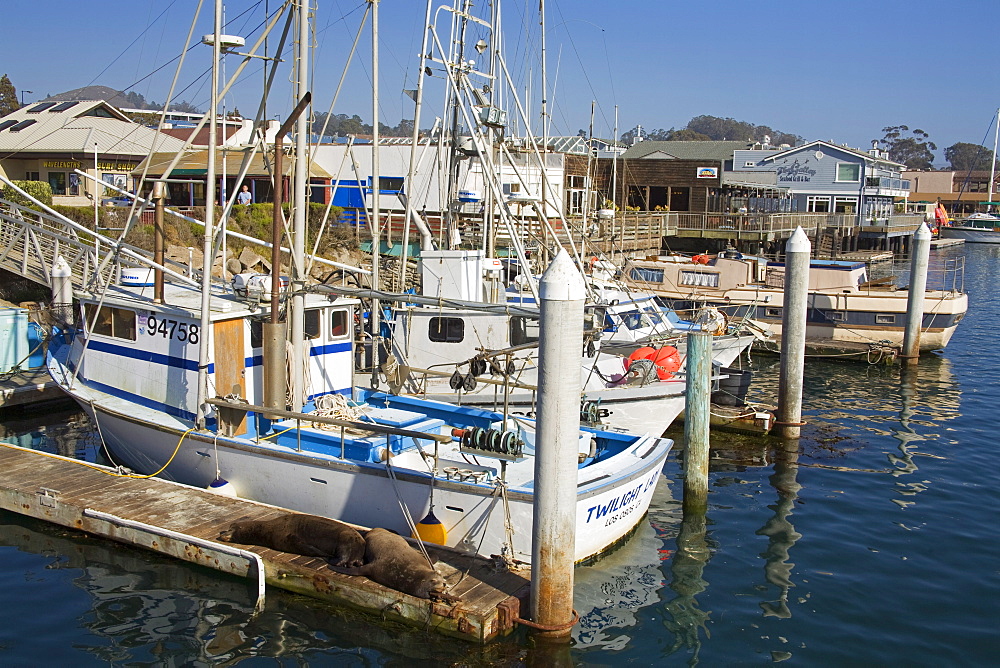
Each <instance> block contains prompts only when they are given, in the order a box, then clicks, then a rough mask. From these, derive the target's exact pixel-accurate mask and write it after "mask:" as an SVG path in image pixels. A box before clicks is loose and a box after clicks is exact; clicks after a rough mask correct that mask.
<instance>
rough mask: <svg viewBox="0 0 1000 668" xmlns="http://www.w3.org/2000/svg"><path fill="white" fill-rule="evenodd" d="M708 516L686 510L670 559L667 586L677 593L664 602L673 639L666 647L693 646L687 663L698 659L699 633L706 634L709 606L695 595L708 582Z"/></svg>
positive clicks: (672, 651)
mask: <svg viewBox="0 0 1000 668" xmlns="http://www.w3.org/2000/svg"><path fill="white" fill-rule="evenodd" d="M707 524H708V522H707V520H706V516H705V514H704V513H695V512H691V513H686V514H685V515H684V519H683V520H682V521H681V526H680V532H679V533H678V534H677V551H676V552H675V553H674V558H673V560H672V561H671V562H670V574H671V576H672V578H671V581H670V585H669V586H670V589H672V590H673V591H674V592H675V593H676V594H677V596H675V597H674V598H673V599H672V600H670V601H667V602H666V603H665V604H664V608H665V610H666V612H667V616H666V617H665V618H664V620H663V625H664V626H665V627H666V628H667V630H668V631H670V633H671V634H673V637H674V642H673V645H672V646H671V647H670V649H669V650H668V653H670V654H672V653H674V652H676V651H678V650H680V649H682V648H687V649H690V650H692V654H691V658H690V660H689V665H692V666H693V665H696V664H697V663H698V654H699V652H700V651H701V643H702V640H701V634H702V632H704V634H705V636H706V637H708V636H710V635H711V634H710V633H709V630H708V622H709V620H710V617H711V614H712V613H711V611H710V610H702V609H701V608H700V607H699V606H698V599H697V596H698V595H699V594H701V593H702V592H704V591H705V589H706V588H707V587H708V582H706V581H705V579H704V578H703V577H702V576H703V574H704V570H705V564H707V563H708V560H709V558H710V557H711V551H710V549H709V546H708V540H707V538H706V529H707Z"/></svg>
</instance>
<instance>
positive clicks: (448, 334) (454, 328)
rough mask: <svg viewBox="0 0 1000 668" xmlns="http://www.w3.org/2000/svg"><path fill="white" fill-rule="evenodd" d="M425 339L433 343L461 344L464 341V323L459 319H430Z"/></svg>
mask: <svg viewBox="0 0 1000 668" xmlns="http://www.w3.org/2000/svg"><path fill="white" fill-rule="evenodd" d="M427 338H429V339H430V340H431V341H434V342H435V343H461V342H462V340H463V339H465V321H464V320H462V319H461V318H431V321H430V323H429V325H428V328H427Z"/></svg>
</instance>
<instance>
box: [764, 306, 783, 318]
mask: <svg viewBox="0 0 1000 668" xmlns="http://www.w3.org/2000/svg"><path fill="white" fill-rule="evenodd" d="M764 317H765V318H780V317H781V307H780V306H768V307H767V308H765V309H764Z"/></svg>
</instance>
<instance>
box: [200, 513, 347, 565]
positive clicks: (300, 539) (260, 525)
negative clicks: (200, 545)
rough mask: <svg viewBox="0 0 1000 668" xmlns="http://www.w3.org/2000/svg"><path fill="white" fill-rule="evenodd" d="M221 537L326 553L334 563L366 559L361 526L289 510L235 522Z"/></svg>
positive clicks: (318, 554)
mask: <svg viewBox="0 0 1000 668" xmlns="http://www.w3.org/2000/svg"><path fill="white" fill-rule="evenodd" d="M219 539H220V540H224V541H226V542H229V543H242V544H243V545H260V546H262V547H269V548H271V549H272V550H278V551H279V552H289V553H291V554H303V555H306V556H307V557H326V558H327V559H329V561H330V564H331V565H334V566H360V565H362V564H363V563H364V561H363V559H364V555H365V539H364V538H362V536H361V534H360V533H358V531H357V529H355V528H353V527H350V526H348V525H346V524H344V523H343V522H338V521H336V520H331V519H328V518H326V517H317V516H316V515H303V514H299V513H289V514H288V515H282V516H281V517H276V518H274V519H270V520H247V521H244V522H234V523H233V524H232V526H231V527H229V529H227V530H226V531H223V532H222V533H221V534H219Z"/></svg>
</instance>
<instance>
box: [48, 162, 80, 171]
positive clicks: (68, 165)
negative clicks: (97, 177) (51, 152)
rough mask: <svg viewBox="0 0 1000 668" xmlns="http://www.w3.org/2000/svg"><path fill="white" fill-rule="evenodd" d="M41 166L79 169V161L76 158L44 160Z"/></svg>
mask: <svg viewBox="0 0 1000 668" xmlns="http://www.w3.org/2000/svg"><path fill="white" fill-rule="evenodd" d="M42 167H46V168H48V169H80V163H79V162H78V161H76V160H46V161H45V162H43V163H42Z"/></svg>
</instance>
